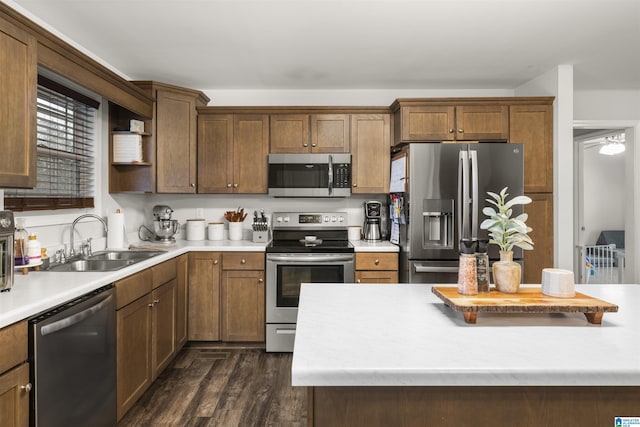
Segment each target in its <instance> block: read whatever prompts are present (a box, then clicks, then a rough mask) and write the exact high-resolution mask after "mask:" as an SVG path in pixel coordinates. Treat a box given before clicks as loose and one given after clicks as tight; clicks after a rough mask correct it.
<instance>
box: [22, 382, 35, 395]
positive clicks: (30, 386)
mask: <svg viewBox="0 0 640 427" xmlns="http://www.w3.org/2000/svg"><path fill="white" fill-rule="evenodd" d="M32 387H33V386H32V385H31V383H26V384H25V385H21V386H20V389H21V390H24V391H26V392H27V393H29V392H30V391H31V388H32Z"/></svg>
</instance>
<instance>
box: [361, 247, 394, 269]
mask: <svg viewBox="0 0 640 427" xmlns="http://www.w3.org/2000/svg"><path fill="white" fill-rule="evenodd" d="M356 270H392V271H397V270H398V254H397V253H390V252H364V253H356Z"/></svg>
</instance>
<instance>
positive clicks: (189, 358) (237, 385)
mask: <svg viewBox="0 0 640 427" xmlns="http://www.w3.org/2000/svg"><path fill="white" fill-rule="evenodd" d="M304 425H306V392H305V390H304V389H303V388H294V387H291V354H290V353H265V351H264V350H263V349H255V348H253V349H252V348H248V349H246V348H245V349H237V348H203V347H195V346H188V347H185V348H184V349H183V350H182V351H181V352H180V353H179V354H178V355H177V356H176V359H175V360H174V361H173V362H172V364H171V365H170V366H169V367H167V369H165V371H164V372H163V373H162V374H161V375H160V376H159V377H158V379H157V380H156V381H155V382H154V383H153V385H152V386H151V387H150V388H149V390H147V392H146V393H145V394H144V396H142V398H141V399H140V400H139V401H138V402H137V403H136V405H135V406H134V407H133V408H132V409H131V410H130V411H129V412H128V413H127V415H125V417H124V418H123V419H122V421H121V422H120V423H118V427H125V426H224V427H232V426H304Z"/></svg>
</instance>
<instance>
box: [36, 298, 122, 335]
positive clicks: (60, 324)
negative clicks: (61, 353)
mask: <svg viewBox="0 0 640 427" xmlns="http://www.w3.org/2000/svg"><path fill="white" fill-rule="evenodd" d="M112 298H113V295H109V296H107V297H106V298H104V299H102V300H101V301H100V302H99V303H97V304H95V305H92V306H91V307H89V308H87V309H85V310H82V311H81V312H79V313H76V314H72V315H71V316H69V317H65V318H64V319H60V320H57V321H55V322H53V323H50V324H48V325H44V326H43V327H42V328H41V329H40V334H41V335H42V336H46V335H49V334H53V333H54V332H58V331H61V330H62V329H66V328H68V327H70V326H73V325H76V324H78V323H80V322H82V321H83V320H85V319H87V318H88V317H91V316H93V315H94V314H95V313H97V312H98V311H100V310H102V309H103V308H104V307H105V306H107V305H108V304H109V303H110V302H111V299H112Z"/></svg>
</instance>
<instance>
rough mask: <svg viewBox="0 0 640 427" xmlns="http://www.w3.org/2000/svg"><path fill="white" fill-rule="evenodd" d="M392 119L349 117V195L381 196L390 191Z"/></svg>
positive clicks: (366, 116) (381, 115)
mask: <svg viewBox="0 0 640 427" xmlns="http://www.w3.org/2000/svg"><path fill="white" fill-rule="evenodd" d="M390 149H391V116H390V115H389V114H353V115H352V116H351V165H352V170H351V185H352V188H351V192H352V193H353V194H383V193H387V192H388V191H389V174H390V166H389V165H390V163H389V162H390Z"/></svg>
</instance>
